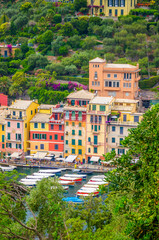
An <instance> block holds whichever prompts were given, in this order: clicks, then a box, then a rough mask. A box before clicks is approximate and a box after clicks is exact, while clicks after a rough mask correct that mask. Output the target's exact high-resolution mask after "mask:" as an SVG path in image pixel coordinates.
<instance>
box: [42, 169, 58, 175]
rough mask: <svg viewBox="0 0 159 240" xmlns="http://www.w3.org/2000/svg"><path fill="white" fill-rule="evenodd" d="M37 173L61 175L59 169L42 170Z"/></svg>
mask: <svg viewBox="0 0 159 240" xmlns="http://www.w3.org/2000/svg"><path fill="white" fill-rule="evenodd" d="M39 173H50V174H52V173H61V169H43V170H39Z"/></svg>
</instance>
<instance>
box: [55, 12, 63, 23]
mask: <svg viewBox="0 0 159 240" xmlns="http://www.w3.org/2000/svg"><path fill="white" fill-rule="evenodd" d="M53 22H54V23H55V24H57V23H61V22H62V17H61V14H55V15H54V16H53Z"/></svg>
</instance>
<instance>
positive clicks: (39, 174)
mask: <svg viewBox="0 0 159 240" xmlns="http://www.w3.org/2000/svg"><path fill="white" fill-rule="evenodd" d="M33 175H34V176H46V177H54V176H55V174H54V173H39V172H35V173H33Z"/></svg>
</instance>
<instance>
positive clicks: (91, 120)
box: [90, 115, 93, 123]
mask: <svg viewBox="0 0 159 240" xmlns="http://www.w3.org/2000/svg"><path fill="white" fill-rule="evenodd" d="M90 122H91V123H93V115H91V117H90Z"/></svg>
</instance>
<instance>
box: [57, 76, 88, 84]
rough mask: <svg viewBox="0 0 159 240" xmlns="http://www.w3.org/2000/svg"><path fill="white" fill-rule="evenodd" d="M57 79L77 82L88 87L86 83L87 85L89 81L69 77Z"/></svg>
mask: <svg viewBox="0 0 159 240" xmlns="http://www.w3.org/2000/svg"><path fill="white" fill-rule="evenodd" d="M57 79H59V80H66V81H71V82H79V83H80V84H83V85H88V83H89V79H88V78H80V77H70V76H58V77H57Z"/></svg>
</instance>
